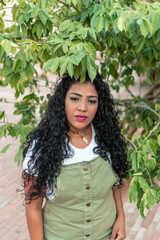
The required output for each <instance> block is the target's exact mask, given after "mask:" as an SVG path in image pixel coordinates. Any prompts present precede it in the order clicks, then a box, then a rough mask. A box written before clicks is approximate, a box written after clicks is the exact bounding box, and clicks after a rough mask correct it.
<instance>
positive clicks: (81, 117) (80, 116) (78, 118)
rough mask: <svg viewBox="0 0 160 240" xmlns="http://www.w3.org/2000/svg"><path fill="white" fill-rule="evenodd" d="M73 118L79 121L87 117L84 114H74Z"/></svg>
mask: <svg viewBox="0 0 160 240" xmlns="http://www.w3.org/2000/svg"><path fill="white" fill-rule="evenodd" d="M75 118H76V120H77V121H79V122H83V121H85V120H86V119H87V117H86V116H84V115H76V116H75Z"/></svg>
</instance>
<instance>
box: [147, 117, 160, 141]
mask: <svg viewBox="0 0 160 240" xmlns="http://www.w3.org/2000/svg"><path fill="white" fill-rule="evenodd" d="M159 124H160V120H159V121H158V123H157V124H156V125H155V126H154V128H153V129H152V130H151V131H150V133H149V134H148V136H147V137H146V138H145V139H144V141H146V140H147V139H148V138H149V137H150V136H151V134H152V133H153V132H154V131H155V130H156V128H157V127H158V126H159Z"/></svg>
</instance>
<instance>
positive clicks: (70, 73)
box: [67, 62, 74, 78]
mask: <svg viewBox="0 0 160 240" xmlns="http://www.w3.org/2000/svg"><path fill="white" fill-rule="evenodd" d="M67 70H68V73H69V76H70V77H71V78H72V77H73V74H74V68H73V64H72V63H71V62H69V63H68V66H67Z"/></svg>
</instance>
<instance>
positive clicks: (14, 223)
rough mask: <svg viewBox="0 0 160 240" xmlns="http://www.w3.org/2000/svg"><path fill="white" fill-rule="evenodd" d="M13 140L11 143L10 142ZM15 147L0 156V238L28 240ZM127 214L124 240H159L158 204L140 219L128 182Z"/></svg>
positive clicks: (125, 202)
mask: <svg viewBox="0 0 160 240" xmlns="http://www.w3.org/2000/svg"><path fill="white" fill-rule="evenodd" d="M12 141H13V140H12ZM17 147H18V144H16V143H13V148H12V149H11V150H10V152H8V153H5V154H3V155H2V154H1V155H0V172H1V174H0V193H1V196H0V239H1V240H29V235H28V232H27V227H26V220H25V208H24V206H23V205H22V202H23V197H22V196H21V195H22V194H21V193H16V189H17V188H20V175H21V170H20V168H17V166H16V165H15V164H14V162H13V159H12V157H11V156H13V153H14V152H15V150H16V149H17ZM122 196H123V202H124V209H125V213H126V229H127V238H126V240H143V239H145V240H151V239H152V240H158V239H160V205H158V204H157V205H156V206H155V207H154V208H153V209H152V211H149V212H148V213H147V217H146V220H143V219H142V218H141V217H140V216H139V212H138V210H137V209H136V206H135V204H131V203H129V200H128V183H126V185H125V186H124V189H123V190H122Z"/></svg>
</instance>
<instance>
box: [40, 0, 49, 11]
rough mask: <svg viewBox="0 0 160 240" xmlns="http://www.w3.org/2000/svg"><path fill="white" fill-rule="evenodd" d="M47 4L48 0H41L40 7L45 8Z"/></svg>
mask: <svg viewBox="0 0 160 240" xmlns="http://www.w3.org/2000/svg"><path fill="white" fill-rule="evenodd" d="M47 5H48V0H41V8H43V9H45V8H46V7H47Z"/></svg>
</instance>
